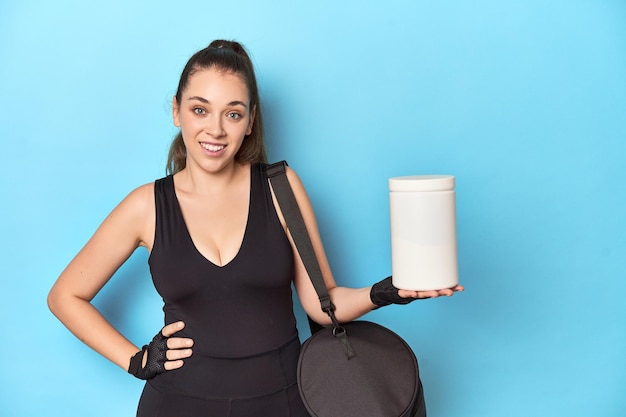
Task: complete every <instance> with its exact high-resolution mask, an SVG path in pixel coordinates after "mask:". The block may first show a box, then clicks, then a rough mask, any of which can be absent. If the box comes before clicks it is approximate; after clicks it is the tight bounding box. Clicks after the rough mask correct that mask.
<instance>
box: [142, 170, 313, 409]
mask: <svg viewBox="0 0 626 417" xmlns="http://www.w3.org/2000/svg"><path fill="white" fill-rule="evenodd" d="M154 192H155V204H156V232H155V241H154V246H153V249H152V253H151V254H150V258H149V261H148V262H149V265H150V271H151V273H152V279H153V282H154V285H155V287H156V289H157V291H158V292H159V294H160V295H161V296H162V297H163V300H164V307H163V310H164V312H165V323H166V324H169V323H173V322H176V321H178V320H182V321H184V322H185V328H184V329H183V330H182V331H180V332H179V333H177V334H176V336H180V337H189V338H192V339H193V340H194V347H193V355H192V356H191V357H190V358H188V359H185V364H184V365H183V367H182V368H180V369H177V370H173V371H167V372H165V373H163V374H160V375H158V376H156V377H155V378H153V379H151V380H149V381H147V383H146V386H145V388H144V391H143V394H142V396H141V399H140V401H139V408H138V410H137V416H138V417H155V416H160V417H196V416H198V417H199V416H207V417H209V416H210V417H288V416H289V417H308V416H309V414H308V413H307V412H306V410H305V408H304V406H303V404H302V401H301V400H300V396H299V394H298V388H297V385H296V365H297V360H298V353H299V350H300V341H299V339H298V334H297V330H296V320H295V317H294V313H293V305H292V298H291V297H292V295H291V282H292V280H293V273H294V261H293V253H292V249H291V245H290V243H289V241H288V239H287V236H286V235H285V232H284V230H283V227H282V225H281V223H280V221H279V219H278V216H277V214H276V210H275V208H274V204H273V202H272V197H271V193H270V189H269V185H268V183H267V179H266V177H265V175H264V166H263V165H259V164H256V165H252V166H251V167H250V207H249V214H248V222H247V225H246V230H245V234H244V238H243V242H242V245H241V248H240V250H239V253H238V254H237V255H236V256H235V258H234V259H233V260H232V261H230V262H229V263H228V264H226V265H224V266H221V267H220V266H217V265H215V264H213V263H212V262H210V261H209V260H208V259H206V258H205V257H204V256H203V255H202V254H201V253H200V252H199V251H198V250H197V249H196V247H195V246H194V244H193V241H192V240H191V237H190V235H189V232H188V229H187V226H186V224H185V221H184V219H183V216H182V212H181V209H180V205H179V203H178V200H177V198H176V193H175V190H174V181H173V177H172V176H171V175H170V176H167V177H165V178H162V179H160V180H157V181H156V182H155V189H154ZM211 221H214V219H207V222H211Z"/></svg>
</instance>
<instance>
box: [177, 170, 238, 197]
mask: <svg viewBox="0 0 626 417" xmlns="http://www.w3.org/2000/svg"><path fill="white" fill-rule="evenodd" d="M249 167H250V164H247V163H246V164H241V163H239V162H233V163H232V164H229V165H227V166H226V167H224V168H222V169H220V170H218V171H214V172H210V171H207V170H204V169H199V168H197V167H193V166H189V165H187V167H185V169H183V170H182V171H180V172H179V173H177V174H176V180H177V184H178V185H179V186H180V187H182V188H184V189H185V190H186V191H187V192H189V193H193V194H199V195H210V194H215V193H219V192H222V191H223V190H225V189H228V188H229V187H231V186H232V185H233V184H235V183H237V182H238V181H240V180H241V179H242V178H245V176H246V175H247V174H248V173H249Z"/></svg>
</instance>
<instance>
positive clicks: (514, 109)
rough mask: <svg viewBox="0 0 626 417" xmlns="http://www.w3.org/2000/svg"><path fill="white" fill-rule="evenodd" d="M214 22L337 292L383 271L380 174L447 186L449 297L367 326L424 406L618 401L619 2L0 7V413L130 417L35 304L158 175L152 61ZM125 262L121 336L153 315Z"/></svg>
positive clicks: (166, 117) (187, 47) (119, 379)
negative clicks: (285, 166)
mask: <svg viewBox="0 0 626 417" xmlns="http://www.w3.org/2000/svg"><path fill="white" fill-rule="evenodd" d="M214 38H229V39H236V40H239V41H241V42H243V43H244V44H245V45H246V46H247V47H248V49H249V50H250V51H251V53H252V55H253V60H254V62H255V64H256V66H257V71H258V78H259V83H260V86H261V93H262V99H263V101H264V105H265V107H264V110H265V117H266V120H267V127H268V128H267V133H268V135H267V136H268V144H267V146H268V150H269V154H270V158H271V159H272V160H279V159H287V160H288V161H289V163H290V165H291V166H292V167H294V168H295V169H296V171H297V172H298V173H299V174H300V176H301V177H302V179H303V181H304V182H305V185H306V186H307V189H308V191H309V193H310V196H311V199H312V201H313V203H314V206H315V208H316V212H317V216H318V220H319V223H320V227H321V231H322V234H323V239H324V241H325V245H326V249H327V252H328V255H329V258H330V261H331V265H332V267H333V271H334V273H335V276H336V278H337V280H338V281H339V283H341V284H344V285H348V286H365V285H369V284H371V283H373V282H374V281H375V280H378V279H380V278H382V277H383V276H385V275H387V274H388V273H389V272H390V269H391V267H390V264H391V262H390V245H389V218H388V216H389V208H388V189H387V179H388V178H389V177H393V176H399V175H413V174H452V175H455V176H456V177H457V222H458V245H459V246H458V249H459V270H460V276H461V282H462V283H463V284H465V286H466V288H467V290H466V292H465V293H464V294H461V295H459V296H455V297H453V298H450V299H438V300H428V301H422V302H415V303H413V304H411V305H409V306H393V307H388V308H385V309H381V310H377V311H376V312H373V313H371V314H369V315H368V316H367V318H368V319H372V320H375V321H377V322H380V323H382V324H384V325H387V326H389V327H390V328H392V329H393V330H395V331H396V332H398V333H399V334H401V335H402V336H403V337H404V338H405V339H406V340H407V341H408V342H409V343H410V344H411V346H412V347H413V348H414V350H415V352H416V354H417V355H418V357H419V360H420V366H421V372H422V378H423V381H424V384H425V388H426V399H427V402H428V408H429V412H430V413H429V414H430V415H431V416H436V417H489V416H494V417H503V416H511V417H515V416H550V417H552V416H572V417H573V416H586V417H587V416H594V417H616V416H623V415H626V395H625V393H626V331H625V329H624V323H626V306H625V303H624V302H623V300H622V299H623V281H624V270H625V266H626V265H625V264H626V238H625V235H626V233H625V232H626V215H625V214H624V206H625V205H626V191H625V187H624V180H625V179H626V163H625V160H626V122H625V120H626V117H625V115H626V2H624V1H621V0H595V1H592V0H589V1H583V0H552V1H549V2H546V1H540V0H528V1H487V0H477V1H471V2H470V1H460V0H457V1H454V0H451V1H445V2H431V1H421V0H419V1H411V2H409V1H406V2H402V1H397V0H392V1H389V0H385V1H384V2H383V1H356V0H354V1H331V0H318V1H309V2H292V1H286V0H280V1H274V2H267V3H263V2H258V1H249V0H240V1H237V2H191V1H177V2H168V1H159V0H153V1H149V2H129V1H127V0H108V1H93V2H83V1H69V0H56V1H16V0H14V1H8V0H2V1H0V97H2V100H1V101H0V117H1V123H0V137H2V151H3V152H2V155H3V158H2V159H3V163H4V167H5V168H4V174H3V175H2V176H1V177H0V181H1V182H0V186H1V188H2V197H1V198H2V204H1V205H0V213H1V215H0V236H1V237H2V245H3V248H2V250H1V251H0V262H1V263H0V265H1V271H2V272H1V273H0V274H1V279H0V296H1V297H2V302H1V303H0V315H1V317H2V334H3V337H2V342H1V343H0V358H1V359H0V360H1V361H2V370H1V371H0V386H2V389H1V390H0V415H2V416H19V417H25V416H44V415H45V416H79V415H80V416H131V415H134V412H135V407H136V402H137V399H138V396H139V394H140V391H141V388H142V383H141V382H140V381H138V380H135V379H134V378H132V377H130V376H129V375H127V374H125V373H124V371H122V370H120V369H119V368H117V367H116V366H115V365H112V364H110V363H108V362H107V361H106V360H105V359H103V358H101V357H100V356H99V355H98V354H96V353H94V352H93V351H91V350H90V349H89V348H87V347H85V346H84V345H82V344H81V343H80V342H79V341H78V340H77V339H75V338H74V337H73V336H72V335H71V334H70V333H69V332H68V331H66V330H65V329H64V327H63V326H62V325H61V324H60V323H59V322H58V321H56V319H55V318H54V317H53V316H52V315H51V314H50V313H49V311H48V309H47V306H46V301H45V300H46V295H47V292H48V290H49V288H50V286H51V285H52V284H53V282H54V280H55V279H56V278H57V276H58V275H59V274H60V272H61V271H62V269H63V268H64V267H65V265H67V263H68V262H69V261H70V260H71V258H72V256H74V254H75V253H76V252H77V251H78V250H79V249H80V248H81V246H82V245H83V244H84V243H85V242H86V240H87V239H88V238H89V237H90V236H91V234H92V233H93V231H94V230H95V228H96V227H97V226H98V225H99V223H100V222H101V221H102V220H103V219H104V217H105V216H106V215H107V213H108V212H109V211H110V210H111V209H112V208H113V207H114V206H115V205H116V204H117V203H118V202H119V201H120V200H121V199H122V198H123V197H124V196H125V195H126V194H127V193H128V192H130V191H131V190H132V189H133V188H135V187H136V186H138V185H140V184H143V183H146V182H150V181H152V180H154V179H155V178H158V177H161V176H162V175H163V174H164V165H165V161H166V155H167V150H168V146H169V143H170V139H171V138H172V136H173V135H174V133H175V129H174V127H173V126H172V123H171V117H170V111H171V108H170V103H171V97H172V95H173V94H174V91H175V88H176V85H177V82H178V76H179V74H180V71H181V70H182V67H183V65H184V63H185V62H186V60H187V59H188V58H189V56H190V55H191V54H192V53H193V52H195V51H196V50H198V49H200V48H203V47H204V46H206V45H207V44H208V43H209V42H210V40H212V39H214ZM146 259H147V254H146V253H145V251H144V250H138V251H137V252H136V253H135V254H134V255H133V256H132V258H131V259H130V261H129V262H128V263H127V264H125V265H124V266H123V267H122V268H121V269H120V271H119V272H118V273H117V274H116V275H115V276H114V277H113V279H112V280H111V281H110V283H109V284H108V285H107V286H106V287H105V289H104V290H103V291H102V292H101V293H100V294H99V295H98V296H97V297H96V299H95V304H96V305H97V306H98V307H99V308H100V309H101V311H102V312H103V313H104V314H105V315H106V317H107V318H108V319H109V320H110V321H111V322H112V323H114V324H115V325H116V326H118V328H119V329H120V330H121V331H122V332H123V333H124V334H125V335H127V336H128V337H129V338H130V339H131V340H133V341H134V342H135V343H136V344H142V343H145V342H146V341H147V340H149V338H150V337H151V336H152V335H153V334H154V333H155V332H156V331H157V330H158V329H159V328H160V326H161V324H162V313H161V311H160V308H161V301H160V298H159V297H158V295H157V294H156V292H155V291H154V289H153V287H152V284H151V281H150V276H149V273H148V270H147V267H146ZM303 329H304V327H303ZM305 333H306V331H305V330H303V336H306V335H305ZM365 417H367V416H365Z"/></svg>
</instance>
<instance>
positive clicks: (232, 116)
mask: <svg viewBox="0 0 626 417" xmlns="http://www.w3.org/2000/svg"><path fill="white" fill-rule="evenodd" d="M226 117H228V118H229V119H234V120H239V119H241V118H242V117H243V116H242V115H241V113H239V112H236V111H231V112H228V113H227V114H226Z"/></svg>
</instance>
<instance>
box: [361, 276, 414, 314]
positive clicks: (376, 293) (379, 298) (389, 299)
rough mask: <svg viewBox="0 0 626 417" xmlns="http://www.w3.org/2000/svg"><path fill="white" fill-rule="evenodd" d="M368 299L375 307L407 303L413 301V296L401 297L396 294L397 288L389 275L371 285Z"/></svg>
mask: <svg viewBox="0 0 626 417" xmlns="http://www.w3.org/2000/svg"><path fill="white" fill-rule="evenodd" d="M370 300H372V303H374V304H376V306H377V307H384V306H388V305H389V304H408V303H410V302H411V301H415V298H411V297H409V298H402V297H400V296H399V295H398V289H397V288H396V287H394V286H393V284H392V283H391V277H387V278H385V279H383V280H382V281H380V282H377V283H376V284H374V285H372V289H371V290H370Z"/></svg>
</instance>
